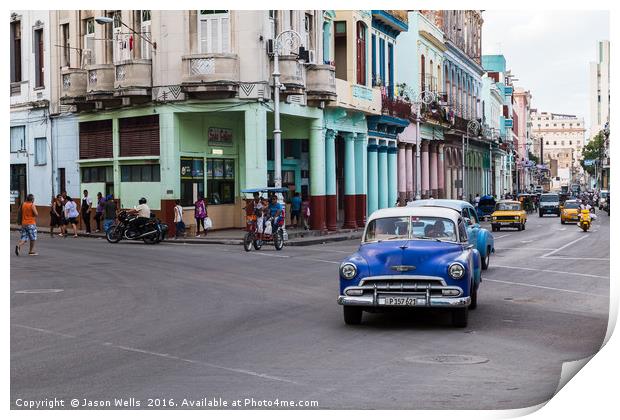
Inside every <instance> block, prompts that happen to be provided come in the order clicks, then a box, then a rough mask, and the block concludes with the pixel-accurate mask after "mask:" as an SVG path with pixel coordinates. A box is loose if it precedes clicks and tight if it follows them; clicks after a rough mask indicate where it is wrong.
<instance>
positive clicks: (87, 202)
mask: <svg viewBox="0 0 620 420" xmlns="http://www.w3.org/2000/svg"><path fill="white" fill-rule="evenodd" d="M92 206H93V200H92V198H90V197H89V196H88V190H84V197H82V212H81V213H82V221H83V222H84V225H85V228H86V234H87V235H90V209H91V207H92Z"/></svg>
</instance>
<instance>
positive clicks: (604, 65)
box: [589, 40, 611, 189]
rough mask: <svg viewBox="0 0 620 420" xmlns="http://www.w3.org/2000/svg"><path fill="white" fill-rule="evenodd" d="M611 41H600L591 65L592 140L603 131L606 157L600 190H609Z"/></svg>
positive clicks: (601, 168)
mask: <svg viewBox="0 0 620 420" xmlns="http://www.w3.org/2000/svg"><path fill="white" fill-rule="evenodd" d="M609 70H610V67H609V41H608V40H604V41H599V43H598V57H597V61H596V62H591V63H590V75H589V77H590V138H592V137H594V136H595V135H596V134H598V133H599V132H601V131H603V134H604V135H605V155H604V157H603V159H602V160H603V161H602V162H600V163H599V166H598V169H600V171H597V173H599V172H600V177H599V179H598V180H596V181H595V182H599V183H600V185H597V187H598V188H603V189H609V166H610V161H609V109H610V108H609V103H610V100H611V96H610V93H609V74H610V73H609Z"/></svg>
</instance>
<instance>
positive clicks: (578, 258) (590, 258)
mask: <svg viewBox="0 0 620 420" xmlns="http://www.w3.org/2000/svg"><path fill="white" fill-rule="evenodd" d="M539 258H544V259H546V260H576V261H578V260H586V261H588V260H592V261H609V258H599V257H539Z"/></svg>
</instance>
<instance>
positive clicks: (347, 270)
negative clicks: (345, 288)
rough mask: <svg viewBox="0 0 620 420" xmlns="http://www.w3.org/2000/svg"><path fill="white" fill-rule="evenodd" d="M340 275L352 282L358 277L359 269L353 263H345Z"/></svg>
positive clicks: (341, 267)
mask: <svg viewBox="0 0 620 420" xmlns="http://www.w3.org/2000/svg"><path fill="white" fill-rule="evenodd" d="M340 275H341V276H342V277H343V278H345V279H347V280H351V279H352V278H353V277H355V276H356V275H357V267H356V266H355V264H353V263H344V264H342V265H341V266H340Z"/></svg>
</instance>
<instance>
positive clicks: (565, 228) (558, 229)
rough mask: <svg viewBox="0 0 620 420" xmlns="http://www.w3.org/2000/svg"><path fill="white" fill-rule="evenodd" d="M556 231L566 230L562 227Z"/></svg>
mask: <svg viewBox="0 0 620 420" xmlns="http://www.w3.org/2000/svg"><path fill="white" fill-rule="evenodd" d="M558 230H566V228H565V227H564V228H560V229H558Z"/></svg>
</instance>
